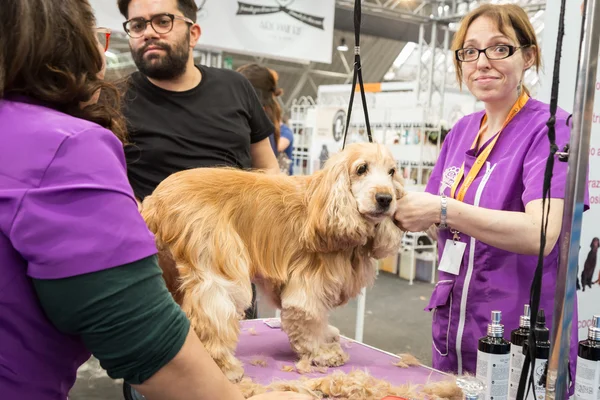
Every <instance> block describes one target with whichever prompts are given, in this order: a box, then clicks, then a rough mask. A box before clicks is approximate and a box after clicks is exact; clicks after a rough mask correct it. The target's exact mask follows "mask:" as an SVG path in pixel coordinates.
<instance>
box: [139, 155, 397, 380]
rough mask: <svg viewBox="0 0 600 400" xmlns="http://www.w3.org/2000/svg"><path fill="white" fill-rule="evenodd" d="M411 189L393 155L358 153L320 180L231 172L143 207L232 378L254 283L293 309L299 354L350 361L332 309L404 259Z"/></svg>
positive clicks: (169, 189) (185, 304) (203, 171)
mask: <svg viewBox="0 0 600 400" xmlns="http://www.w3.org/2000/svg"><path fill="white" fill-rule="evenodd" d="M402 192H403V186H402V178H401V176H400V174H399V173H396V162H395V160H394V158H393V157H392V155H391V153H390V152H389V150H388V149H387V148H385V147H383V146H381V145H377V144H352V145H349V146H347V148H346V149H345V150H344V151H342V152H340V153H338V154H336V155H334V156H333V157H332V158H331V159H330V160H329V161H328V162H327V163H326V164H325V166H324V169H323V170H321V171H319V172H317V173H315V174H313V175H310V176H297V177H290V176H284V175H269V174H263V173H259V172H249V171H240V170H235V169H230V168H199V169H191V170H186V171H182V172H179V173H176V174H173V175H171V176H170V177H169V178H167V179H166V180H164V181H163V182H162V183H161V184H160V185H159V186H158V187H157V188H156V190H155V191H154V192H153V194H152V195H151V196H148V197H147V198H146V199H145V200H144V201H143V203H142V207H141V208H142V210H141V213H142V216H143V217H144V219H145V220H146V223H147V224H148V227H149V228H150V230H151V231H152V232H154V234H155V236H156V240H157V245H158V248H159V249H160V250H161V268H162V269H163V271H164V277H165V280H166V281H167V285H168V287H169V290H170V291H171V293H172V294H173V296H174V297H175V299H176V300H177V301H178V302H179V304H180V305H181V307H182V308H183V310H184V311H185V312H186V314H187V315H188V317H189V319H190V321H191V323H192V326H193V327H194V329H195V331H196V333H197V334H198V336H199V338H200V340H201V341H202V343H203V344H204V346H205V347H206V348H207V350H208V352H209V353H210V354H211V356H212V357H213V358H214V360H215V361H216V362H217V364H218V365H219V367H220V368H221V369H222V370H223V372H224V373H225V374H226V375H227V376H228V377H229V379H231V380H232V381H238V380H239V379H241V377H242V376H243V368H242V364H241V363H240V361H239V360H237V359H236V358H235V356H234V350H235V348H236V345H237V338H238V334H239V330H240V328H239V319H240V318H241V316H242V315H243V312H244V310H245V309H247V308H248V307H249V306H250V304H251V300H252V291H251V281H253V282H255V283H256V284H257V285H258V286H259V287H260V288H261V289H262V291H263V293H265V294H266V295H267V296H269V298H270V300H271V301H272V302H273V303H274V305H276V306H277V307H278V308H280V309H281V319H282V321H281V322H282V328H283V330H284V331H285V332H286V333H287V335H288V337H289V339H290V343H291V345H292V348H293V349H294V351H295V352H296V353H297V354H298V356H299V357H300V358H302V359H308V360H310V362H311V363H313V364H315V365H317V366H322V367H323V366H338V365H342V364H343V363H345V362H346V361H347V359H348V356H347V355H346V353H344V351H343V350H342V348H341V347H340V344H339V331H338V330H337V329H336V328H334V327H332V326H329V325H328V323H327V319H328V312H329V311H330V310H331V309H333V308H334V307H337V306H340V305H343V304H345V303H346V302H347V301H348V300H349V299H351V298H353V297H355V296H357V295H358V294H359V292H360V290H361V289H362V288H363V287H365V286H368V285H371V284H372V283H373V281H374V278H375V273H376V266H375V261H374V260H375V259H380V258H384V257H387V256H388V255H391V254H395V253H396V252H397V251H398V248H399V246H400V241H401V231H400V230H399V229H398V228H397V227H396V225H395V224H394V223H393V221H392V218H391V216H392V215H393V213H394V211H395V208H396V199H397V198H399V197H400V196H401V194H402Z"/></svg>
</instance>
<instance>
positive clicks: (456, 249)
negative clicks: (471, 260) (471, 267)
mask: <svg viewBox="0 0 600 400" xmlns="http://www.w3.org/2000/svg"><path fill="white" fill-rule="evenodd" d="M466 248H467V244H466V243H463V242H458V241H457V242H455V241H454V240H450V239H448V240H446V245H445V246H444V252H443V253H442V259H441V260H440V265H439V267H438V269H439V270H440V271H443V272H447V273H449V274H452V275H458V274H459V273H460V265H461V264H462V260H463V255H464V254H465V249H466Z"/></svg>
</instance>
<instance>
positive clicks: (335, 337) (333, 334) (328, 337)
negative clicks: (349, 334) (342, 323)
mask: <svg viewBox="0 0 600 400" xmlns="http://www.w3.org/2000/svg"><path fill="white" fill-rule="evenodd" d="M325 341H326V342H327V343H339V341H340V330H339V329H338V328H336V327H335V326H332V325H327V329H326V330H325Z"/></svg>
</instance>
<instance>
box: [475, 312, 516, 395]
mask: <svg viewBox="0 0 600 400" xmlns="http://www.w3.org/2000/svg"><path fill="white" fill-rule="evenodd" d="M501 319H502V312H500V311H492V322H491V323H490V324H488V329H487V336H484V337H482V338H481V339H479V344H478V347H477V371H476V377H477V379H479V380H480V381H482V382H483V384H484V385H485V387H486V390H485V396H482V398H483V399H485V400H493V399H494V397H497V398H503V397H507V396H508V375H509V371H510V368H509V366H510V342H509V341H507V340H505V339H504V325H502V324H501V323H500V321H501ZM492 393H494V395H492Z"/></svg>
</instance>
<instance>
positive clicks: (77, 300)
mask: <svg viewBox="0 0 600 400" xmlns="http://www.w3.org/2000/svg"><path fill="white" fill-rule="evenodd" d="M33 284H34V287H35V289H36V293H37V295H38V298H39V299H40V303H41V305H42V307H43V308H44V311H45V312H46V315H47V316H48V318H49V319H50V321H52V322H53V324H54V325H55V326H56V327H57V328H58V329H59V330H60V331H62V332H64V333H67V334H71V335H76V336H79V337H81V338H82V340H83V342H84V344H85V345H86V347H87V348H88V349H89V350H90V352H91V353H92V354H93V355H94V356H95V357H96V358H98V360H100V364H101V366H102V367H103V368H104V369H106V371H107V373H108V375H109V376H110V377H111V378H113V379H117V378H123V379H124V380H125V381H127V382H128V383H130V384H132V385H135V387H136V388H139V391H140V392H141V393H142V394H144V395H148V398H149V399H156V400H158V399H165V400H166V399H173V400H180V399H181V400H187V399H195V400H199V399H216V398H228V399H229V398H232V399H242V397H241V394H239V392H237V391H236V389H235V388H234V387H233V386H232V385H231V384H230V383H229V381H227V379H226V377H225V376H224V375H223V374H222V373H221V371H220V370H219V368H218V367H217V365H216V364H215V363H214V362H213V360H212V359H211V358H210V357H209V356H208V354H207V353H206V350H205V349H204V348H203V346H202V344H201V343H200V341H199V340H198V338H197V337H196V336H195V334H194V332H193V330H191V329H190V323H189V321H188V320H187V318H186V316H185V314H184V313H183V311H182V310H181V308H180V307H179V306H178V305H177V304H176V303H175V302H174V301H173V298H172V297H171V294H170V293H169V292H168V291H167V289H166V286H165V283H164V281H163V278H162V276H161V270H160V268H159V267H158V265H157V262H156V257H154V256H153V257H148V258H145V259H142V260H139V261H137V262H134V263H131V264H127V265H123V266H119V267H115V268H110V269H107V270H103V271H98V272H94V273H90V274H85V275H79V276H74V277H71V278H64V279H56V280H40V279H34V280H33ZM207 382H208V383H207ZM221 395H223V397H221ZM224 395H227V397H226V396H224Z"/></svg>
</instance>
